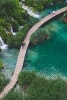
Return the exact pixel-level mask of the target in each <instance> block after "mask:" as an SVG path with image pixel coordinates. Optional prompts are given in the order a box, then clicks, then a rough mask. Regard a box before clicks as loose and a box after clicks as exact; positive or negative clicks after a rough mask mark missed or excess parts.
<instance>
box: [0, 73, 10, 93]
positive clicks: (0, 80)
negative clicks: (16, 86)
mask: <svg viewBox="0 0 67 100" xmlns="http://www.w3.org/2000/svg"><path fill="white" fill-rule="evenodd" d="M8 82H9V79H6V78H5V76H4V75H3V74H2V73H1V72H0V92H1V91H2V90H3V88H4V87H5V86H6V85H7V83H8Z"/></svg>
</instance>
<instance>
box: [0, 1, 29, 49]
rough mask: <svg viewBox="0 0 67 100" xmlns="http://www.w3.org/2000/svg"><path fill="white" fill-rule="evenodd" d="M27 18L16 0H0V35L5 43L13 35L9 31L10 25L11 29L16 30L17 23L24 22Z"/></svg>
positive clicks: (17, 27)
mask: <svg viewBox="0 0 67 100" xmlns="http://www.w3.org/2000/svg"><path fill="white" fill-rule="evenodd" d="M27 18H28V15H27V13H26V12H25V10H23V9H22V7H21V6H20V5H19V1H18V0H0V36H1V37H2V39H3V40H4V42H5V43H8V42H9V40H11V39H12V37H13V36H12V33H11V32H10V28H11V26H12V28H13V31H15V32H17V31H18V30H19V25H23V24H25V22H27ZM23 38H24V37H23ZM12 40H13V39H12ZM12 40H11V41H12ZM20 44H21V43H20ZM11 45H12V44H11ZM9 46H10V45H9ZM11 47H12V46H11Z"/></svg>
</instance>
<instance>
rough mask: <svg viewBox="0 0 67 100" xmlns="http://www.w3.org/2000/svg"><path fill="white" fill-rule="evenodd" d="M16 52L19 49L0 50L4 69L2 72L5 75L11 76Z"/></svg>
mask: <svg viewBox="0 0 67 100" xmlns="http://www.w3.org/2000/svg"><path fill="white" fill-rule="evenodd" d="M18 53H19V50H16V49H8V50H4V51H2V52H1V56H0V58H1V59H2V60H3V63H4V69H3V71H2V72H3V73H4V74H5V75H6V76H7V77H11V76H12V74H13V72H14V69H15V66H16V61H17V57H18Z"/></svg>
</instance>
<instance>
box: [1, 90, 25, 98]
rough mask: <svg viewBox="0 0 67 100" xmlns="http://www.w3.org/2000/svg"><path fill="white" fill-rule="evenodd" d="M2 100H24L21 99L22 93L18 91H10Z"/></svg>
mask: <svg viewBox="0 0 67 100" xmlns="http://www.w3.org/2000/svg"><path fill="white" fill-rule="evenodd" d="M2 100H24V99H23V97H22V93H20V92H18V91H11V92H9V93H8V95H7V96H5V98H3V99H2Z"/></svg>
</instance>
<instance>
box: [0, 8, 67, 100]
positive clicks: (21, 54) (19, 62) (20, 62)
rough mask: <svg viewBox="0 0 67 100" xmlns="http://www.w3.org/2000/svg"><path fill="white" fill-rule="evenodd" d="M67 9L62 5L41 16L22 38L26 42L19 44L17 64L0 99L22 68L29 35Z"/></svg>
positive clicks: (11, 86)
mask: <svg viewBox="0 0 67 100" xmlns="http://www.w3.org/2000/svg"><path fill="white" fill-rule="evenodd" d="M66 10H67V7H64V8H62V9H60V10H57V11H56V12H55V14H52V13H51V14H49V15H48V16H46V17H45V18H43V19H42V20H41V21H39V22H38V23H37V24H35V25H34V26H33V27H32V28H31V29H30V30H29V32H28V33H27V36H26V38H25V40H24V43H26V45H25V46H24V47H22V46H21V48H20V51H19V55H18V59H17V64H16V68H15V71H14V74H13V76H12V78H11V79H10V82H9V84H8V85H7V86H6V87H5V88H4V90H3V91H2V92H1V93H0V100H1V99H2V98H3V97H4V96H5V95H6V94H7V93H8V92H9V91H10V90H11V89H12V88H13V87H14V86H15V84H16V82H17V81H18V76H19V73H20V71H21V70H22V68H23V63H24V59H25V54H26V51H27V48H28V45H29V42H30V37H31V35H32V34H33V33H34V32H35V31H36V30H37V29H38V28H39V27H40V26H41V25H42V24H44V23H45V22H47V21H48V20H50V19H52V18H53V17H55V16H57V15H59V14H61V13H63V12H65V11H66Z"/></svg>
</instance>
